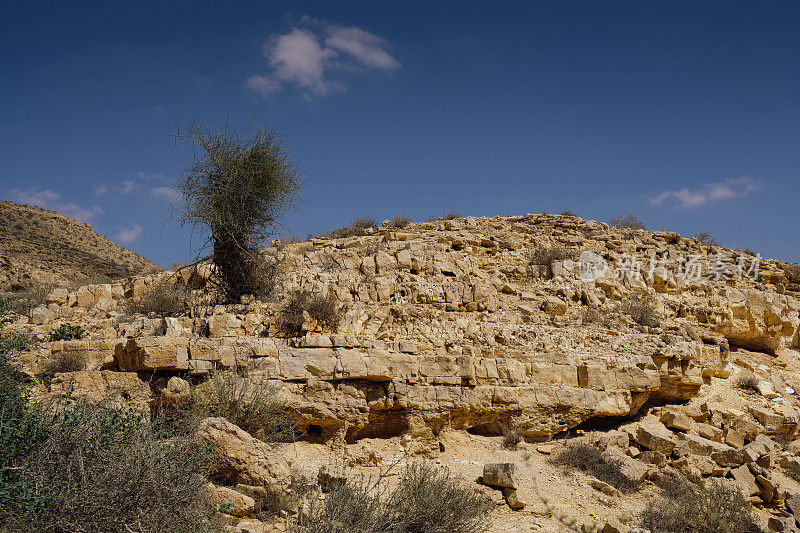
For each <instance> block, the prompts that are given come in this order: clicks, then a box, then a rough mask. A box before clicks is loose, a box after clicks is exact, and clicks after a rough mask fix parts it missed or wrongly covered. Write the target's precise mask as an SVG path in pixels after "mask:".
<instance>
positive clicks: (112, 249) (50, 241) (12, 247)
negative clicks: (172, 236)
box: [0, 201, 160, 291]
mask: <svg viewBox="0 0 800 533" xmlns="http://www.w3.org/2000/svg"><path fill="white" fill-rule="evenodd" d="M158 270H160V268H159V267H158V266H157V265H155V264H153V263H151V262H150V261H148V260H147V259H145V258H144V257H141V256H140V255H137V254H135V253H133V252H131V251H130V250H127V249H125V248H123V247H122V246H119V245H118V244H115V243H113V242H111V241H110V240H109V239H107V238H105V237H103V236H102V235H100V234H98V233H96V232H95V231H94V230H92V227H91V226H90V225H89V224H85V223H83V222H78V221H77V220H74V219H72V218H70V217H68V216H66V215H62V214H61V213H56V212H54V211H48V210H46V209H41V208H39V207H31V206H28V205H21V204H15V203H12V202H3V201H0V291H15V290H23V289H31V288H33V287H34V286H36V285H39V284H42V283H48V284H68V283H75V282H77V283H81V282H83V283H85V282H87V281H90V280H96V279H104V278H124V277H128V276H134V275H140V274H146V273H150V272H155V271H158Z"/></svg>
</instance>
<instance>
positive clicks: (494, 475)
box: [483, 463, 517, 489]
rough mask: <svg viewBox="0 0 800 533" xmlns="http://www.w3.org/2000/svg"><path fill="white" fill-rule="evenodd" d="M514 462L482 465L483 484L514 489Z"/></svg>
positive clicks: (515, 484)
mask: <svg viewBox="0 0 800 533" xmlns="http://www.w3.org/2000/svg"><path fill="white" fill-rule="evenodd" d="M516 470H517V466H516V465H515V464H514V463H488V464H485V465H483V484H484V485H489V486H490V487H499V488H509V489H516V488H517V482H516V479H515V478H514V475H515V473H516Z"/></svg>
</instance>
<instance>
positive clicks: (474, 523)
mask: <svg viewBox="0 0 800 533" xmlns="http://www.w3.org/2000/svg"><path fill="white" fill-rule="evenodd" d="M325 496H326V497H325V499H324V500H322V499H314V500H312V502H311V507H310V512H309V513H308V514H307V515H305V516H303V517H301V519H300V521H299V523H298V524H296V525H295V526H294V527H293V528H292V530H293V531H295V532H305V533H312V532H313V533H317V532H319V533H323V532H326V533H327V532H331V531H358V532H363V533H378V532H381V533H384V532H385V533H478V532H481V531H485V530H486V528H487V525H488V524H487V515H488V512H489V506H488V505H487V503H488V502H486V501H485V500H484V498H483V497H482V496H481V495H479V494H478V493H477V492H476V491H475V490H474V489H473V488H472V487H470V486H468V485H466V484H465V483H462V482H460V481H458V480H456V479H454V478H452V477H451V476H450V473H449V472H448V471H447V470H446V469H442V468H437V467H434V466H433V465H430V464H428V463H413V464H410V465H408V466H407V467H406V468H405V469H404V470H403V472H402V474H401V475H400V479H399V481H398V484H397V487H396V488H395V489H394V490H392V491H389V492H387V491H386V490H385V487H384V486H383V485H381V484H380V483H370V482H369V481H367V480H365V479H364V478H352V477H351V478H348V479H347V481H346V482H345V483H341V484H338V483H337V484H333V485H330V486H329V488H328V492H327V494H326V495H325Z"/></svg>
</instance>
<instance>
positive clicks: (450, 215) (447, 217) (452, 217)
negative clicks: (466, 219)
mask: <svg viewBox="0 0 800 533" xmlns="http://www.w3.org/2000/svg"><path fill="white" fill-rule="evenodd" d="M441 218H442V220H455V219H457V218H461V215H460V214H459V213H455V212H452V213H447V214H446V215H444V216H442V217H441Z"/></svg>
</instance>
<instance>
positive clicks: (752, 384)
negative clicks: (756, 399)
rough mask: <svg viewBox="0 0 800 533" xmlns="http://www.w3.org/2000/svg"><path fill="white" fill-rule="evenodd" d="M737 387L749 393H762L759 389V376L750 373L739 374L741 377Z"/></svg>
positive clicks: (737, 381)
mask: <svg viewBox="0 0 800 533" xmlns="http://www.w3.org/2000/svg"><path fill="white" fill-rule="evenodd" d="M736 388H737V389H739V390H740V391H742V392H745V393H749V394H758V395H760V394H761V392H760V391H759V390H758V378H757V377H756V376H755V375H753V374H750V373H746V374H742V375H741V376H739V379H738V380H736Z"/></svg>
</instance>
